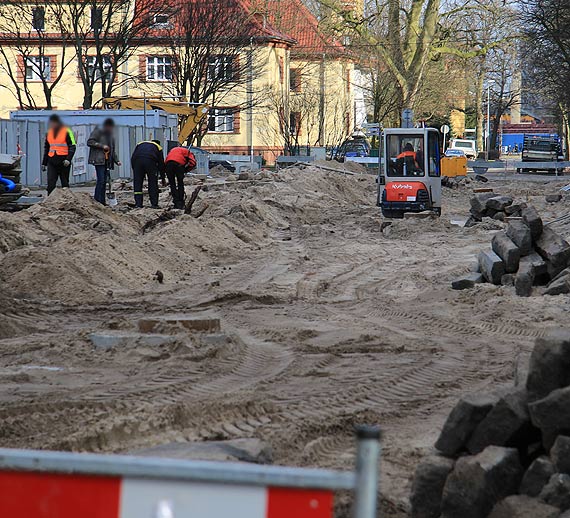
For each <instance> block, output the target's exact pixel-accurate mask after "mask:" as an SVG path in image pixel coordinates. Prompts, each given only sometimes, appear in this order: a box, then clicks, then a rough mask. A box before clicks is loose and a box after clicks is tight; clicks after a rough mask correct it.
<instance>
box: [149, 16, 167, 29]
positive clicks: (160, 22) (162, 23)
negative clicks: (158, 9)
mask: <svg viewBox="0 0 570 518" xmlns="http://www.w3.org/2000/svg"><path fill="white" fill-rule="evenodd" d="M169 19H170V16H169V15H168V14H167V13H156V14H154V15H153V17H152V25H153V27H170V21H169Z"/></svg>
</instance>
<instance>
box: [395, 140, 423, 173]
mask: <svg viewBox="0 0 570 518" xmlns="http://www.w3.org/2000/svg"><path fill="white" fill-rule="evenodd" d="M396 164H397V166H398V170H399V171H402V173H403V175H404V176H408V175H413V174H415V173H416V172H417V171H420V170H421V168H420V166H419V164H418V155H417V153H416V152H415V151H414V146H412V144H411V143H410V142H408V143H407V144H406V145H405V146H404V150H403V151H402V152H401V153H400V154H399V155H398V156H397V157H396Z"/></svg>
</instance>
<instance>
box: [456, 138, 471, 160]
mask: <svg viewBox="0 0 570 518" xmlns="http://www.w3.org/2000/svg"><path fill="white" fill-rule="evenodd" d="M449 149H460V150H461V151H464V152H465V156H466V157H467V158H472V159H475V158H477V148H476V147H475V141H474V140H468V139H460V138H456V139H452V140H451V142H450V144H449Z"/></svg>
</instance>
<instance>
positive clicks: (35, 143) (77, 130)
mask: <svg viewBox="0 0 570 518" xmlns="http://www.w3.org/2000/svg"><path fill="white" fill-rule="evenodd" d="M95 127H96V125H95V124H82V125H76V126H73V127H72V130H73V132H74V134H75V139H76V141H77V151H76V153H75V157H74V158H73V166H72V170H71V178H70V184H71V185H77V184H82V183H86V182H92V181H95V178H96V176H95V168H94V167H93V166H92V165H89V164H88V157H89V148H88V147H87V139H88V138H89V134H90V133H91V131H93V129H94V128H95ZM147 131H148V130H147ZM152 131H153V134H154V138H155V139H158V140H160V141H161V142H165V141H166V137H169V136H170V130H169V129H168V128H153V130H152ZM46 132H47V126H46V123H45V122H43V121H41V122H37V121H29V120H0V153H8V154H14V155H15V154H18V153H19V152H21V153H22V154H23V158H22V176H21V178H22V184H23V185H26V186H28V187H43V186H45V185H46V184H47V176H46V174H45V173H43V172H42V170H41V164H42V158H43V152H44V140H45V135H46ZM144 139H145V132H144V127H143V126H117V127H116V128H115V140H116V145H117V154H118V156H119V159H120V160H121V162H122V165H121V166H120V167H119V166H115V169H114V170H113V171H112V175H111V176H112V177H113V178H131V177H132V171H131V160H130V159H131V154H132V152H133V150H134V148H135V146H136V145H137V143H138V142H140V141H141V140H144Z"/></svg>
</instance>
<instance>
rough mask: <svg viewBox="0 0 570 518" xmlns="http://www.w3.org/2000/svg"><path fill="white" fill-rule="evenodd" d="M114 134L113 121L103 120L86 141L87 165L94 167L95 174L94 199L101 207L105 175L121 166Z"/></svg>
mask: <svg viewBox="0 0 570 518" xmlns="http://www.w3.org/2000/svg"><path fill="white" fill-rule="evenodd" d="M114 132H115V121H114V120H113V119H105V121H104V122H103V126H102V127H101V128H95V129H94V130H93V131H92V132H91V135H89V138H88V139H87V145H88V146H89V163H90V164H91V165H93V166H95V172H96V173H97V184H96V185H95V195H94V198H95V200H96V201H98V202H99V203H101V204H103V205H106V203H107V200H106V191H105V184H106V183H107V180H108V178H107V174H110V171H111V170H112V169H114V168H115V164H116V165H118V166H120V165H121V161H120V160H119V157H118V156H117V149H116V146H115V136H114Z"/></svg>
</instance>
